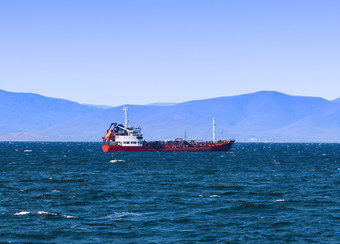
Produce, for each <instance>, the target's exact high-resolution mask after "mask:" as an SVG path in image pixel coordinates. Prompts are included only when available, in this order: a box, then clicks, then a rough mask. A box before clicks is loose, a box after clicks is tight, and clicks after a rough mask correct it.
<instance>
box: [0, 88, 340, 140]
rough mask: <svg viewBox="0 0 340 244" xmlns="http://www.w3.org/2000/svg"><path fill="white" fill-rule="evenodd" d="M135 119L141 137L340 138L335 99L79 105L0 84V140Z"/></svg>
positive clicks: (268, 94) (82, 134)
mask: <svg viewBox="0 0 340 244" xmlns="http://www.w3.org/2000/svg"><path fill="white" fill-rule="evenodd" d="M123 106H127V107H128V108H129V124H130V125H137V124H138V125H140V126H141V128H142V131H143V133H144V138H145V139H146V140H164V139H174V138H176V137H184V133H186V135H187V139H188V140H200V139H201V140H211V139H212V118H213V117H215V119H216V138H217V139H228V138H235V139H236V141H239V142H240V141H243V142H248V141H252V142H257V141H261V142H266V141H268V142H340V99H336V100H333V101H329V100H326V99H323V98H320V97H303V96H291V95H287V94H283V93H280V92H275V91H260V92H255V93H250V94H243V95H238V96H226V97H218V98H211V99H204V100H195V101H188V102H183V103H154V104H149V105H129V104H125V105H122V106H118V107H110V106H95V105H84V104H79V103H76V102H72V101H68V100H65V99H57V98H49V97H44V96H41V95H38V94H32V93H14V92H7V91H4V90H0V114H1V117H0V140H2V141H100V140H101V137H102V136H104V134H105V132H106V129H107V128H108V127H109V125H110V124H111V122H118V123H121V124H123V122H124V113H123V111H122V108H123Z"/></svg>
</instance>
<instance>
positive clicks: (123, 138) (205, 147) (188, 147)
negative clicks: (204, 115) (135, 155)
mask: <svg viewBox="0 0 340 244" xmlns="http://www.w3.org/2000/svg"><path fill="white" fill-rule="evenodd" d="M123 110H124V111H125V125H122V124H117V123H111V125H110V127H109V129H108V130H107V131H106V134H105V136H104V137H103V145H102V148H103V151H104V152H150V151H161V152H168V151H175V152H176V151H188V152H198V151H228V150H229V149H230V148H231V146H232V145H233V144H234V142H235V140H233V139H231V140H218V141H215V119H214V118H213V140H212V141H193V140H190V141H187V140H186V136H184V139H183V138H176V139H175V140H165V141H150V142H146V141H145V140H144V139H143V134H142V131H141V128H140V126H136V127H133V126H130V127H129V126H128V119H127V111H128V108H126V107H124V108H123Z"/></svg>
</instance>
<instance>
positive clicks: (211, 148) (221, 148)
mask: <svg viewBox="0 0 340 244" xmlns="http://www.w3.org/2000/svg"><path fill="white" fill-rule="evenodd" d="M234 142H235V141H234V140H231V141H227V142H225V143H222V144H210V145H207V146H192V147H191V146H190V145H189V146H188V145H187V146H182V147H170V148H155V147H150V146H142V147H137V146H136V147H132V146H130V147H126V146H125V147H124V146H109V145H106V144H104V145H103V146H102V148H103V151H104V152H156V151H157V152H211V151H228V150H229V149H230V148H231V146H232V145H233V144H234Z"/></svg>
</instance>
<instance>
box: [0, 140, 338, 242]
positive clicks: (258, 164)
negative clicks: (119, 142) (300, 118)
mask: <svg viewBox="0 0 340 244" xmlns="http://www.w3.org/2000/svg"><path fill="white" fill-rule="evenodd" d="M0 165H1V174H0V187H1V191H0V242H1V243H7V242H14V243H17V242H19V243H21V242H30V243H200V242H207V243H285V242H299V243H313V242H314V243H340V144H303V143H300V144H279V143H274V144H271V143H237V142H236V143H235V144H234V145H233V148H232V149H231V150H230V151H229V152H143V153H126V152H119V153H117V152H116V153H104V152H102V150H101V144H100V143H77V142H73V143H67V142H63V143H62V142H60V143H58V142H45V143H42V142H30V143H28V142H2V143H0Z"/></svg>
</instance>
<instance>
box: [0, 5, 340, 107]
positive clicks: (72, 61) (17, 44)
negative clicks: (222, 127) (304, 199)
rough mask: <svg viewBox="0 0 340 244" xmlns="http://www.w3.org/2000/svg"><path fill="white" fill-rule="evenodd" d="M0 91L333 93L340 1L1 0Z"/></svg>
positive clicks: (122, 95)
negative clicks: (262, 91) (272, 91)
mask: <svg viewBox="0 0 340 244" xmlns="http://www.w3.org/2000/svg"><path fill="white" fill-rule="evenodd" d="M0 89H4V90H7V91H15V92H33V93H39V94H42V95H45V96H50V97H58V98H66V99H69V100H73V101H77V102H80V103H91V104H105V105H112V106H115V105H121V104H127V103H131V104H147V103H153V102H182V101H188V100H193V99H203V98H210V97H217V96H229V95H238V94H243V93H250V92H255V91H259V90H276V91H281V92H284V93H288V94H292V95H307V96H320V97H324V98H326V99H330V100H331V99H334V98H337V97H340V1H338V0H284V1H274V0H268V1H265V0H256V1H255V0H233V1H228V0H135V1H132V0H121V1H114V0H112V1H103V0H92V1H85V0H48V1H46V0H41V1H37V0H29V1H28V0H21V1H19V0H10V1H0Z"/></svg>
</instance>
